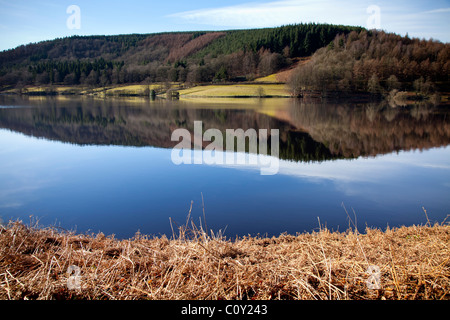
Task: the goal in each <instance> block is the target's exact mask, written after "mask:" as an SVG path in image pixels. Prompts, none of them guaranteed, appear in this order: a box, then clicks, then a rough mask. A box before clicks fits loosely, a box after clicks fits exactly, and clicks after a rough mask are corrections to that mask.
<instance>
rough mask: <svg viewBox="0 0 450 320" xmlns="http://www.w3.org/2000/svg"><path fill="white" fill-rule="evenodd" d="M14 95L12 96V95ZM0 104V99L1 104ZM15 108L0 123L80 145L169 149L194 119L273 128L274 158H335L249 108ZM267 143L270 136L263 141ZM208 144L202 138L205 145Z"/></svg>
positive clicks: (60, 104) (47, 103) (48, 103)
mask: <svg viewBox="0 0 450 320" xmlns="http://www.w3.org/2000/svg"><path fill="white" fill-rule="evenodd" d="M13 99H16V98H13ZM2 104H3V105H6V103H5V101H3V102H2ZM10 104H11V105H18V106H22V107H21V108H9V109H0V127H2V128H8V129H11V130H13V131H18V132H22V133H25V134H27V135H31V136H36V137H43V138H46V139H50V140H58V141H63V142H70V143H75V144H81V145H90V144H93V145H126V146H155V147H162V148H171V147H173V146H174V145H176V144H177V143H178V142H172V141H171V134H172V132H173V130H175V129H177V128H186V129H188V130H189V131H190V132H191V133H193V132H194V121H196V120H202V121H203V129H204V130H206V129H209V128H217V129H219V130H220V131H221V132H223V133H225V130H226V129H238V128H242V129H244V130H247V129H249V128H254V129H256V130H258V129H263V128H264V129H268V132H269V133H270V129H279V130H280V138H281V141H280V157H281V158H282V159H290V160H297V161H315V160H326V159H331V158H335V157H333V156H332V155H331V154H330V152H329V151H328V149H327V148H326V147H325V146H323V145H322V144H321V143H317V142H315V141H314V140H313V139H311V137H310V136H309V135H308V134H307V133H299V132H296V131H295V130H293V129H294V128H293V127H292V126H291V125H290V124H288V123H287V122H285V121H280V120H277V119H276V118H273V117H270V116H268V115H265V114H261V113H257V112H254V110H252V109H243V108H242V107H241V108H233V109H223V108H214V109H212V108H205V107H203V108H198V106H197V107H196V108H194V107H192V103H191V104H189V103H187V104H185V103H183V102H180V101H174V102H171V101H164V100H160V101H154V102H150V101H148V100H143V99H142V100H138V101H137V103H136V104H135V105H133V101H126V100H120V99H108V100H94V99H67V100H64V99H29V100H26V101H23V100H22V101H20V100H17V99H16V101H11V102H10ZM269 141H270V139H269ZM207 144H209V142H205V146H206V145H207Z"/></svg>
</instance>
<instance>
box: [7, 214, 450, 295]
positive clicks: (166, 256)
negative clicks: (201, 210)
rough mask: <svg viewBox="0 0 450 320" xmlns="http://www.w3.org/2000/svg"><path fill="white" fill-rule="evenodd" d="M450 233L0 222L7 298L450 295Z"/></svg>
mask: <svg viewBox="0 0 450 320" xmlns="http://www.w3.org/2000/svg"><path fill="white" fill-rule="evenodd" d="M449 243H450V228H449V226H448V225H442V224H441V225H438V224H436V225H434V226H431V225H425V226H411V227H401V228H398V229H387V230H386V231H384V232H383V231H381V230H378V229H367V230H366V233H364V234H359V233H357V232H355V231H351V230H349V231H347V232H344V233H336V232H330V231H329V230H327V229H321V230H319V231H317V232H313V233H304V234H299V235H297V236H292V235H280V236H279V237H273V238H259V237H256V238H254V237H244V238H241V239H236V240H235V241H228V240H226V239H225V238H223V237H221V236H219V235H212V236H207V235H206V234H205V233H204V232H203V231H202V230H201V229H198V228H197V227H195V226H191V227H190V228H189V229H188V228H186V226H183V227H181V228H180V229H179V230H178V232H177V233H176V236H175V237H174V238H171V239H168V238H166V237H164V236H163V237H159V238H151V237H147V236H143V235H140V234H136V236H135V237H134V238H133V239H129V240H117V239H115V238H114V237H112V236H109V237H105V236H104V235H103V234H96V235H80V234H74V233H69V232H61V231H58V230H57V229H55V228H37V227H30V226H26V225H24V224H23V223H20V222H15V223H9V224H8V225H7V226H1V227H0V298H1V299H212V300H217V299H449V298H450V279H449V277H450V261H449V257H450V254H449ZM72 265H74V266H77V267H79V271H80V273H79V276H80V277H81V278H79V280H80V281H79V285H80V286H79V288H78V289H77V288H73V287H72V289H69V288H68V286H67V283H68V279H69V276H70V277H71V279H70V280H74V279H75V277H76V274H72V275H69V274H68V273H67V270H68V268H69V266H72ZM369 265H376V266H378V267H379V268H380V284H381V288H380V289H369V288H368V286H367V283H366V281H367V279H368V278H369V274H368V273H367V270H368V267H369ZM71 283H72V284H73V283H74V282H71Z"/></svg>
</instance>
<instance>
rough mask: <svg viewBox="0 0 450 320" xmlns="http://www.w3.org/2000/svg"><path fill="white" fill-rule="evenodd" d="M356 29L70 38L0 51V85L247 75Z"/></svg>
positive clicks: (244, 77) (265, 71) (294, 27)
mask: <svg viewBox="0 0 450 320" xmlns="http://www.w3.org/2000/svg"><path fill="white" fill-rule="evenodd" d="M360 30H362V29H361V28H359V27H347V26H336V25H329V24H297V25H287V26H282V27H278V28H263V29H251V30H233V31H223V32H178V33H158V34H146V35H144V34H143V35H139V34H131V35H119V36H83V37H82V36H73V37H68V38H61V39H55V40H52V41H44V42H39V43H33V44H28V45H22V46H19V47H17V48H15V49H11V50H7V51H3V52H0V87H1V88H3V89H6V88H11V87H22V86H26V85H79V84H82V85H88V86H93V87H99V86H106V85H119V84H127V83H144V84H148V83H152V82H166V81H167V82H173V81H180V82H189V83H199V82H212V81H214V82H221V81H245V80H253V79H254V78H255V77H256V76H264V75H269V74H271V73H274V72H276V71H278V70H280V69H282V68H284V67H286V66H288V65H290V64H291V63H292V58H294V57H303V56H310V55H311V54H313V53H314V52H315V51H316V50H317V49H319V48H321V47H323V46H326V45H328V43H330V42H331V41H332V40H333V39H334V38H335V37H336V35H337V34H344V35H346V34H348V33H349V32H351V31H360Z"/></svg>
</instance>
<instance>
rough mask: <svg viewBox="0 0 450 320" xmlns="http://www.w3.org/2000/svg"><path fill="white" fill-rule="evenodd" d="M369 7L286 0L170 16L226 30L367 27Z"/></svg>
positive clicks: (354, 4)
mask: <svg viewBox="0 0 450 320" xmlns="http://www.w3.org/2000/svg"><path fill="white" fill-rule="evenodd" d="M366 8H367V5H366V4H364V3H362V4H360V3H358V2H354V1H349V0H347V1H340V2H339V3H336V2H334V1H328V0H318V1H302V0H286V1H274V2H268V3H246V4H242V5H234V6H226V7H221V8H210V9H200V10H192V11H185V12H180V13H176V14H173V15H170V16H169V17H172V18H180V19H183V20H186V21H188V22H191V23H198V24H206V25H215V26H223V27H242V28H245V27H269V26H280V25H285V24H291V23H300V22H305V23H307V22H321V23H334V24H357V25H364V24H365V23H366V20H367V17H368V15H367V12H366Z"/></svg>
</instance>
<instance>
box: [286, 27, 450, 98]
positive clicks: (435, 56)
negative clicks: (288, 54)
mask: <svg viewBox="0 0 450 320" xmlns="http://www.w3.org/2000/svg"><path fill="white" fill-rule="evenodd" d="M449 75H450V44H448V43H445V44H444V43H441V42H439V41H435V40H432V39H430V40H424V39H422V40H420V39H417V38H413V39H410V38H409V37H408V36H406V37H401V36H399V35H396V34H393V33H385V32H383V31H375V30H372V31H366V30H363V31H361V32H359V33H358V32H355V31H352V32H350V33H349V34H347V35H344V34H341V35H338V36H336V38H335V39H334V40H333V41H332V42H330V43H329V44H328V45H327V46H326V47H323V48H321V49H319V50H317V51H316V52H315V53H314V55H313V56H312V58H311V60H310V61H309V62H308V63H306V64H305V65H302V66H301V67H298V68H297V69H296V70H295V71H294V72H293V76H292V77H291V79H290V82H289V84H290V87H291V90H292V91H293V92H295V93H302V94H304V93H305V92H308V91H321V92H323V93H330V92H339V93H341V94H342V93H343V92H369V93H371V94H375V95H377V94H390V95H391V97H392V98H394V97H395V96H396V95H397V94H398V92H399V91H402V90H407V91H415V92H416V94H417V95H422V96H428V95H431V94H434V93H436V92H449V91H450V87H449V83H450V82H449V81H450V78H449Z"/></svg>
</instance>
